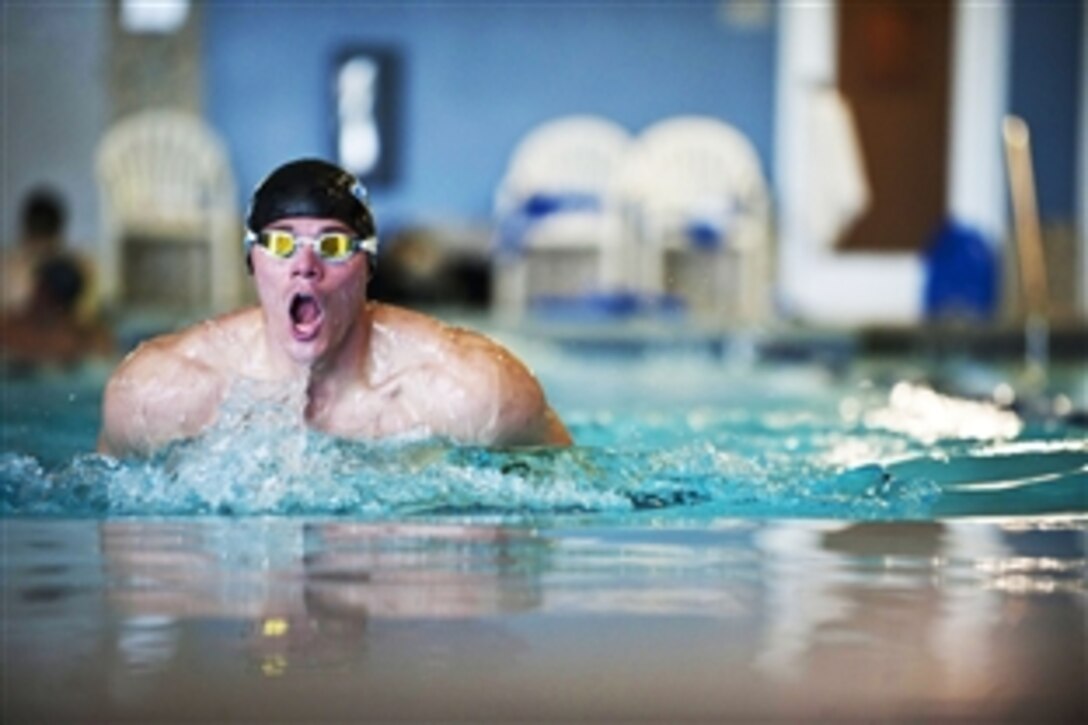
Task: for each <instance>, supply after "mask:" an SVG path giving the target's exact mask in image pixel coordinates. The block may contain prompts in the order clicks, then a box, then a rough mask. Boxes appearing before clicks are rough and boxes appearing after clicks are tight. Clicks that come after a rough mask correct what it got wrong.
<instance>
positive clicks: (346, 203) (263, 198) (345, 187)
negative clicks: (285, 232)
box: [246, 159, 377, 239]
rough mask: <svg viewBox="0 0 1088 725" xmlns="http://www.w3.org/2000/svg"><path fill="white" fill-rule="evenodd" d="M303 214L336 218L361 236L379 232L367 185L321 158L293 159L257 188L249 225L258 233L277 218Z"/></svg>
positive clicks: (251, 204)
mask: <svg viewBox="0 0 1088 725" xmlns="http://www.w3.org/2000/svg"><path fill="white" fill-rule="evenodd" d="M299 216H308V217H327V218H329V219H336V220H337V221H341V222H343V223H344V224H346V225H347V226H348V227H350V228H351V229H352V230H353V231H354V232H355V233H356V234H357V235H358V236H359V238H360V239H367V238H369V237H372V236H375V234H376V232H377V230H376V228H375V225H374V215H373V214H371V212H370V207H369V206H368V205H367V200H366V189H364V188H363V185H362V184H360V183H359V181H358V179H356V178H355V177H354V176H352V175H351V174H349V173H348V172H347V171H344V170H343V169H341V168H340V167H339V166H336V165H334V164H330V163H328V162H327V161H321V160H319V159H300V160H298V161H291V162H289V163H286V164H284V165H283V166H281V167H279V168H278V169H276V170H275V171H273V172H272V173H271V174H269V175H268V177H267V178H266V179H265V180H264V181H262V182H261V183H260V185H259V186H258V187H257V190H256V191H254V192H253V198H252V199H251V200H250V204H249V212H248V213H247V214H246V229H247V231H249V232H250V233H251V234H258V233H259V232H260V231H261V230H262V229H264V228H265V227H267V226H268V225H269V224H272V223H273V222H277V221H279V220H280V219H286V218H288V217H299Z"/></svg>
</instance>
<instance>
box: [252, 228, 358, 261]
mask: <svg viewBox="0 0 1088 725" xmlns="http://www.w3.org/2000/svg"><path fill="white" fill-rule="evenodd" d="M247 236H248V237H249V238H248V239H247V240H246V241H248V242H249V243H251V244H259V245H261V246H262V247H264V248H265V249H267V250H268V252H269V254H271V255H272V256H273V257H277V258H279V259H289V258H290V257H293V256H294V254H295V252H296V251H298V248H299V245H300V244H309V245H310V247H311V248H312V249H313V250H314V252H316V253H317V256H319V257H321V259H323V260H325V261H326V262H346V261H347V260H348V259H349V258H350V257H351V256H352V255H353V254H355V253H356V252H366V253H367V254H375V253H376V252H377V251H378V239H377V237H367V238H366V239H358V238H356V237H353V236H351V235H350V234H347V233H345V232H326V233H324V234H320V235H318V236H316V237H305V236H296V235H295V234H293V233H291V232H289V231H286V230H284V229H269V230H266V231H263V232H261V233H260V234H252V233H250V234H249V235H247Z"/></svg>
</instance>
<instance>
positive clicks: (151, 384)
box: [98, 336, 224, 456]
mask: <svg viewBox="0 0 1088 725" xmlns="http://www.w3.org/2000/svg"><path fill="white" fill-rule="evenodd" d="M223 387H224V383H223V380H222V378H221V377H220V376H219V375H218V374H216V372H215V371H214V370H213V369H212V368H211V367H210V366H208V365H206V364H204V363H201V362H199V361H198V360H197V359H196V358H195V357H194V356H191V355H186V354H185V351H184V345H183V342H182V340H181V339H180V338H179V337H177V336H169V337H164V338H159V339H156V340H153V341H151V342H148V343H145V344H143V345H142V346H140V348H138V349H137V350H136V351H135V352H133V353H132V354H131V355H129V357H127V358H126V359H125V361H124V362H123V363H122V364H121V366H120V367H119V368H118V369H117V370H116V371H115V372H114V374H113V376H112V377H111V378H110V380H109V382H108V383H107V385H106V391H105V397H104V399H103V402H102V432H101V434H100V436H99V439H98V450H99V451H100V452H102V453H108V454H111V455H115V456H131V455H148V454H150V453H152V452H154V451H155V449H157V448H159V447H161V446H163V445H165V444H167V443H169V442H171V441H175V440H180V439H183V438H191V437H193V436H195V435H197V434H198V433H200V432H201V431H202V430H203V429H204V428H205V427H207V426H208V425H209V424H210V423H211V422H212V421H213V420H214V418H215V414H216V410H217V408H218V404H219V401H220V399H221V397H222V394H223Z"/></svg>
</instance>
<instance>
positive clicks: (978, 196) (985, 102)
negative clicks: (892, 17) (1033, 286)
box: [948, 0, 1011, 246]
mask: <svg viewBox="0 0 1088 725" xmlns="http://www.w3.org/2000/svg"><path fill="white" fill-rule="evenodd" d="M1010 12H1011V11H1010V7H1009V5H1008V4H1006V3H979V2H974V0H958V2H956V5H955V18H954V20H953V27H954V28H955V36H954V39H953V43H952V83H951V84H950V85H951V89H952V97H951V99H950V109H951V114H950V115H951V122H950V124H949V127H950V132H951V133H950V134H949V148H948V181H949V183H948V210H949V213H950V214H951V216H952V217H953V218H955V219H956V220H958V221H960V222H962V223H964V224H967V225H968V226H971V227H973V228H975V229H977V230H979V231H980V232H982V233H983V234H984V235H985V236H986V237H987V238H988V239H989V240H990V241H991V242H993V243H994V244H996V245H998V246H1000V245H1002V244H1003V243H1004V242H1005V240H1006V237H1007V227H1008V222H1007V220H1008V191H1007V189H1008V183H1007V175H1006V173H1005V167H1004V156H1003V147H1002V140H1001V119H1002V117H1003V116H1004V115H1005V112H1006V110H1007V109H1008V86H1009V67H1010V64H1009V44H1010V43H1009V15H1010Z"/></svg>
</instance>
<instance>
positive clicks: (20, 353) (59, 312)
mask: <svg viewBox="0 0 1088 725" xmlns="http://www.w3.org/2000/svg"><path fill="white" fill-rule="evenodd" d="M85 288H86V275H85V273H84V270H83V267H82V265H80V263H79V262H78V261H77V260H76V259H75V258H73V257H71V256H67V255H61V254H58V255H56V256H54V257H52V258H49V259H45V260H44V261H41V262H39V263H38V264H37V265H36V266H35V267H34V269H33V272H32V280H31V286H30V292H29V295H28V297H27V299H26V300H24V301H23V303H22V304H21V305H20V306H19V307H17V308H15V309H13V310H11V311H7V310H5V312H4V314H3V316H2V317H0V359H2V360H4V361H5V362H6V363H7V364H9V365H15V366H17V367H18V366H24V367H30V368H33V367H37V366H40V365H60V366H71V365H75V364H77V363H79V362H81V361H83V360H85V359H87V358H89V357H103V358H104V357H109V356H110V355H112V353H113V351H114V341H113V336H112V334H111V333H110V332H109V330H108V329H107V328H106V327H105V326H104V325H102V324H101V323H99V322H93V321H84V320H81V319H80V316H79V313H78V310H77V306H78V304H79V300H80V299H81V297H82V295H83V293H84V291H85Z"/></svg>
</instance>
